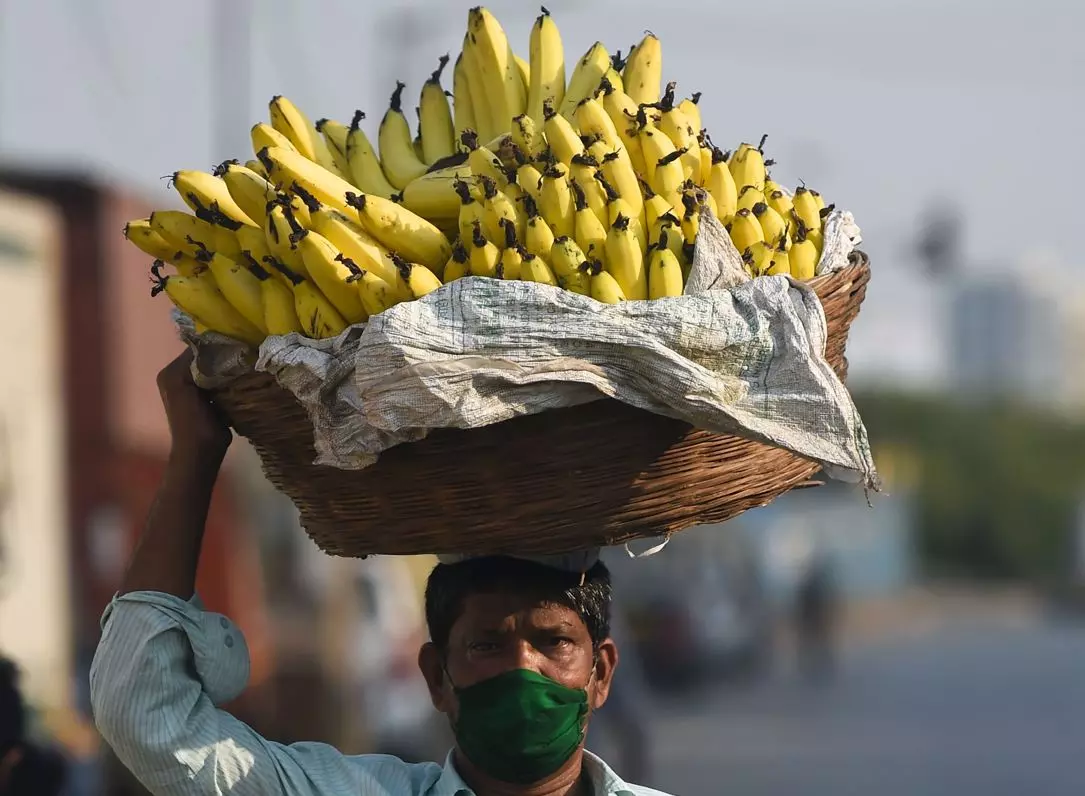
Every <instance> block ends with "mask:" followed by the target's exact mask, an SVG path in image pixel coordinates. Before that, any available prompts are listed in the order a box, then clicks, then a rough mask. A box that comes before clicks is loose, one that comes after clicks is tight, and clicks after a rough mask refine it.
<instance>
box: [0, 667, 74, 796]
mask: <svg viewBox="0 0 1085 796" xmlns="http://www.w3.org/2000/svg"><path fill="white" fill-rule="evenodd" d="M65 768H66V766H65V762H64V758H63V757H62V756H61V755H60V754H58V753H57V752H55V751H53V750H51V749H46V748H44V747H42V746H39V745H38V744H35V743H32V742H31V741H30V740H29V739H28V738H27V710H26V705H25V704H24V703H23V697H22V694H21V693H20V692H19V671H18V669H17V668H16V666H15V664H14V663H13V662H12V661H10V660H8V659H7V658H0V796H57V795H58V794H59V793H60V792H61V789H62V788H63V787H64V781H65Z"/></svg>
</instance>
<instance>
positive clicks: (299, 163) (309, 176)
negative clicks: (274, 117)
mask: <svg viewBox="0 0 1085 796" xmlns="http://www.w3.org/2000/svg"><path fill="white" fill-rule="evenodd" d="M259 157H260V162H261V163H263V164H264V167H265V168H266V169H267V171H268V174H270V175H271V181H272V182H273V183H275V184H276V185H279V186H282V188H283V189H284V190H290V188H291V186H292V185H293V184H294V183H297V184H298V185H299V186H300V187H301V188H302V189H304V190H305V191H307V192H308V193H310V194H312V195H313V196H314V197H316V199H317V200H318V201H320V202H322V203H323V204H326V205H328V206H329V207H334V208H335V209H336V210H341V211H344V212H349V207H350V206H349V205H348V204H347V201H346V195H347V194H348V193H354V192H355V191H356V190H357V189H356V188H355V187H354V186H353V185H351V184H350V183H349V182H347V181H346V180H344V179H343V178H342V177H339V176H337V175H335V174H332V173H331V172H330V171H328V170H327V169H325V168H323V167H321V166H318V165H317V164H316V163H314V162H312V161H311V160H308V159H307V158H305V157H303V156H302V155H300V154H299V153H297V152H291V151H290V150H287V149H281V148H279V147H269V148H268V149H262V150H260V155H259Z"/></svg>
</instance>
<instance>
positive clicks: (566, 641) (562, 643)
mask: <svg viewBox="0 0 1085 796" xmlns="http://www.w3.org/2000/svg"><path fill="white" fill-rule="evenodd" d="M572 644H573V640H572V639H571V638H568V637H567V636H554V637H552V638H551V639H550V646H551V647H559V648H562V647H570V646H572Z"/></svg>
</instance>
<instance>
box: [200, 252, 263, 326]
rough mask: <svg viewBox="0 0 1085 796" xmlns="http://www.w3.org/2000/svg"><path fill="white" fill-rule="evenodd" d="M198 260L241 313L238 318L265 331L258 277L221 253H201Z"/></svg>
mask: <svg viewBox="0 0 1085 796" xmlns="http://www.w3.org/2000/svg"><path fill="white" fill-rule="evenodd" d="M238 256H239V257H240V255H238ZM198 259H199V260H200V262H202V263H204V264H205V265H207V268H208V270H209V271H210V272H211V274H212V275H213V276H214V277H215V285H216V286H217V287H218V289H219V291H220V292H221V293H222V295H223V296H224V297H225V298H226V300H227V301H228V302H230V305H231V306H232V307H233V308H234V309H236V310H237V311H238V312H239V313H241V317H243V318H244V319H245V320H246V321H248V322H249V323H251V324H252V325H253V326H255V327H256V328H257V329H259V330H260V331H261V332H262V333H264V334H267V327H266V326H265V325H264V305H263V299H262V298H261V297H260V280H258V279H257V278H256V277H255V276H253V275H252V272H251V271H250V270H249V269H248V268H247V267H245V266H244V265H242V264H241V263H240V262H238V261H237V260H233V259H231V258H229V257H224V256H223V255H221V254H217V253H215V252H209V251H208V252H201V254H200V256H199V258H198ZM202 320H206V319H202Z"/></svg>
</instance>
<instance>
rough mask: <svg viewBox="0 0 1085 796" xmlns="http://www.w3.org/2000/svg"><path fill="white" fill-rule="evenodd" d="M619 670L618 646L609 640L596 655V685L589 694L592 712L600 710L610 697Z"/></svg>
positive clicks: (600, 646)
mask: <svg viewBox="0 0 1085 796" xmlns="http://www.w3.org/2000/svg"><path fill="white" fill-rule="evenodd" d="M617 668H618V645H617V644H615V643H614V642H613V641H612V640H611V639H609V638H608V639H607V640H606V641H604V642H603V643H602V644H600V645H599V649H598V651H597V652H596V653H595V685H594V687H593V688H592V689H591V691H590V693H589V694H588V696H589V698H590V699H591V703H592V704H591V708H592V710H599V708H601V707H603V705H604V704H606V701H607V697H608V696H610V684H611V683H612V682H614V670H615V669H617Z"/></svg>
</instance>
